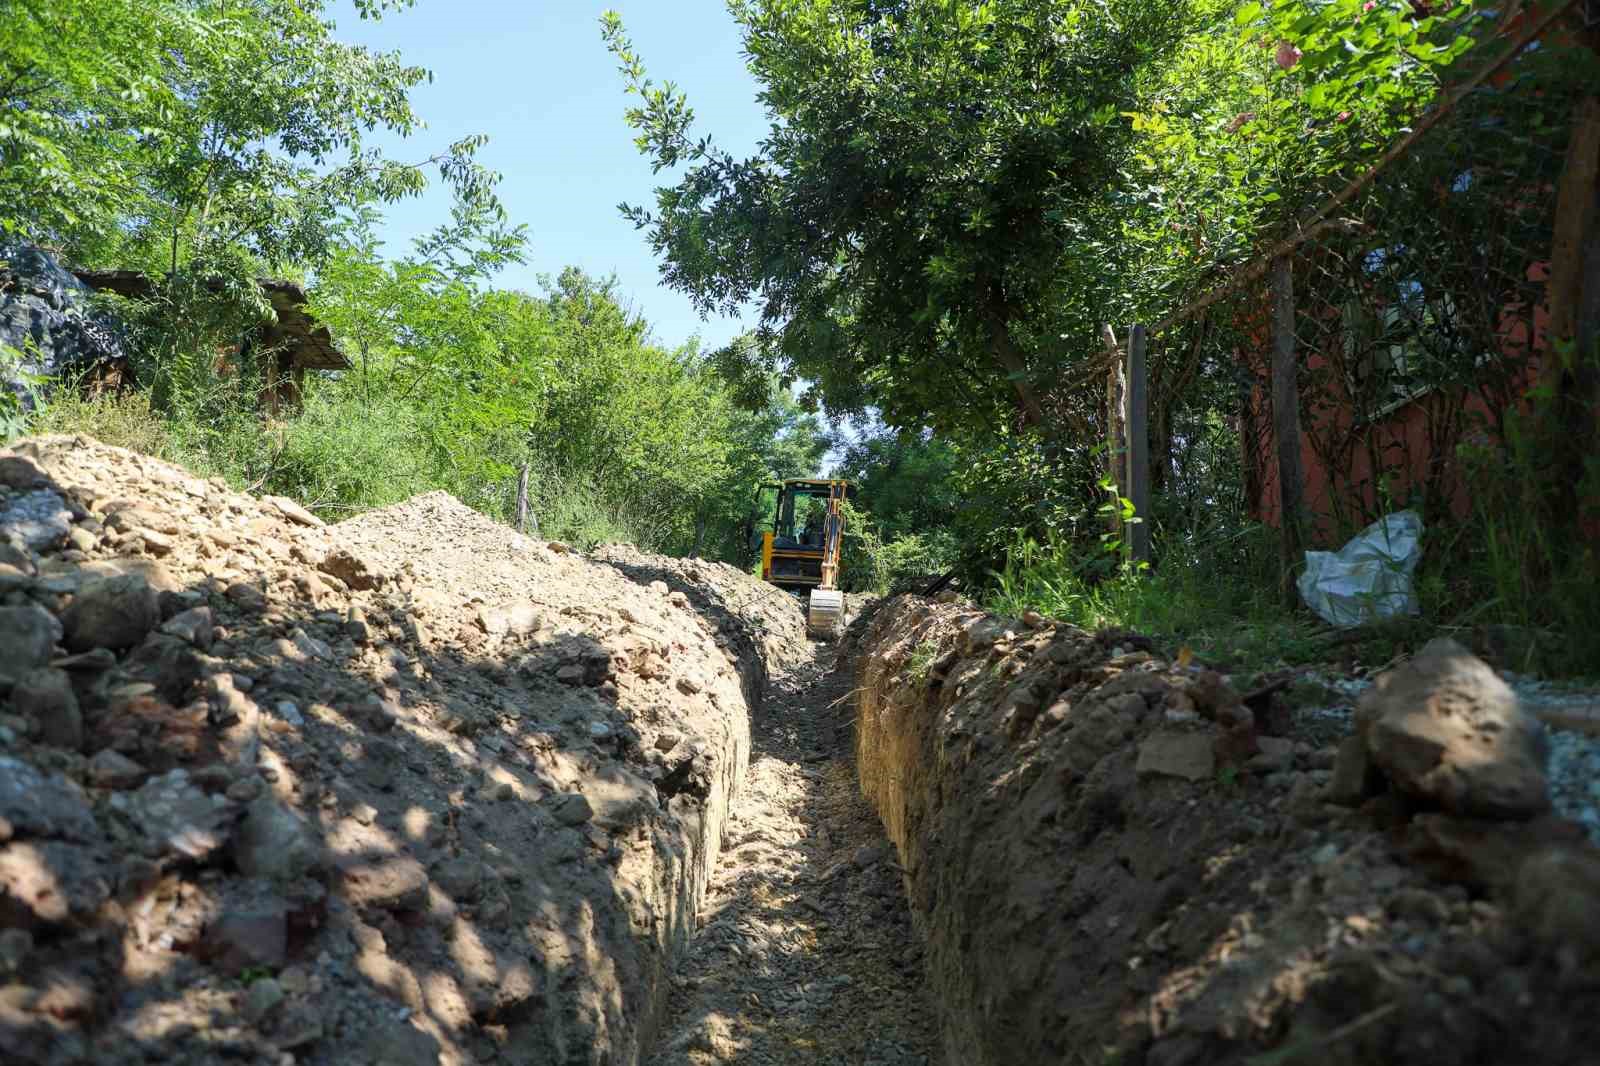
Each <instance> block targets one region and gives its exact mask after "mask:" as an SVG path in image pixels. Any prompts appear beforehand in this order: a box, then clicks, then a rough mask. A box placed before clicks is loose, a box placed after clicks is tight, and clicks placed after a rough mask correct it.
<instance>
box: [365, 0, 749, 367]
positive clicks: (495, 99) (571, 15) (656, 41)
mask: <svg viewBox="0 0 1600 1066" xmlns="http://www.w3.org/2000/svg"><path fill="white" fill-rule="evenodd" d="M607 8H612V9H615V10H616V11H618V12H620V13H621V15H622V18H623V22H624V24H625V25H626V26H627V29H628V33H629V34H630V36H632V38H633V41H634V44H635V46H636V47H637V49H638V51H639V54H640V56H641V58H642V59H643V60H644V63H645V67H646V69H647V70H648V71H649V74H650V77H651V78H652V79H654V80H655V81H656V82H657V83H658V84H659V83H662V82H664V81H668V80H670V81H673V82H676V83H677V84H678V85H680V86H681V87H682V88H683V89H684V90H685V91H686V92H687V93H688V97H689V103H690V105H691V106H692V107H693V108H694V109H695V115H696V122H697V129H696V132H697V133H700V134H705V133H711V134H713V135H714V136H715V137H716V139H717V140H718V142H719V143H721V144H722V145H723V146H724V147H725V148H728V149H729V150H731V151H733V152H735V153H736V154H741V155H743V154H746V153H748V152H750V151H751V150H753V149H754V147H755V145H756V143H757V141H758V140H759V139H760V138H761V136H762V134H764V133H765V132H766V128H767V126H766V120H765V117H764V115H763V113H762V110H761V108H760V106H759V105H758V104H757V103H756V99H755V95H756V91H757V90H756V83H755V81H754V79H752V78H751V77H750V75H749V72H748V71H746V70H745V66H744V57H743V55H742V52H741V44H740V38H739V33H738V28H737V27H736V26H735V25H734V22H733V20H732V19H731V18H730V17H729V16H728V12H727V9H726V7H725V6H724V3H723V0H610V2H608V3H599V2H596V3H591V2H589V0H524V2H519V0H418V2H417V4H416V6H415V7H414V8H412V9H410V10H409V11H400V12H397V13H394V14H391V15H389V16H387V17H386V18H384V19H383V21H381V22H377V23H373V22H370V21H363V20H361V19H360V18H359V17H358V16H357V15H356V13H355V11H354V8H353V7H352V6H351V5H350V4H349V3H348V2H346V3H343V4H342V5H341V6H340V8H339V9H337V14H336V18H337V22H338V26H339V32H338V37H339V38H340V39H341V40H345V41H350V42H353V43H359V44H365V45H368V46H370V47H374V48H380V49H385V50H389V49H395V50H398V51H399V52H400V53H401V54H402V55H403V56H404V58H405V59H406V60H407V61H408V62H410V63H414V64H417V65H420V66H424V67H427V68H428V69H429V70H431V71H432V72H433V82H432V84H423V85H420V86H418V87H417V89H416V90H415V92H414V93H413V96H412V101H413V104H414V105H415V107H416V110H417V112H418V113H419V114H420V115H421V116H422V117H423V118H424V119H425V120H426V121H427V123H428V128H427V129H426V130H424V131H422V132H421V133H419V134H417V135H416V136H414V137H412V138H411V139H410V140H409V141H408V142H402V143H398V144H395V143H389V144H385V145H384V147H385V148H386V149H388V150H390V151H391V152H392V153H394V154H395V155H396V156H397V157H398V158H403V159H416V158H423V157H426V156H427V155H429V154H431V153H432V152H433V151H435V150H437V149H438V148H440V147H442V146H443V145H445V144H447V143H449V142H451V141H454V140H456V139H458V138H460V137H464V136H466V135H468V134H471V133H486V134H488V135H489V137H490V141H489V144H488V145H487V146H486V147H485V148H483V149H482V151H481V152H480V155H479V158H480V160H481V161H482V162H483V163H484V164H485V165H486V166H488V167H490V168H492V169H494V170H498V171H500V172H501V173H502V174H503V175H504V178H503V180H502V183H501V186H500V195H501V199H502V200H503V201H504V202H505V205H506V209H507V211H508V213H509V214H510V216H511V218H512V220H513V221H515V222H523V223H526V224H527V226H528V232H529V236H530V238H531V248H530V254H529V255H528V262H527V264H526V265H525V266H522V267H513V268H512V269H510V270H507V271H506V272H505V273H503V274H502V275H501V277H500V279H499V281H500V283H501V284H503V285H505V286H507V287H511V288H522V289H527V290H529V291H531V292H537V291H538V282H537V278H538V276H539V275H540V274H550V275H554V274H556V273H559V272H560V270H561V268H562V267H564V266H569V265H576V266H580V267H583V268H584V269H585V270H587V271H589V272H590V273H592V274H595V275H606V274H611V273H615V274H616V276H617V279H618V282H619V283H620V293H619V295H620V296H621V297H622V298H623V299H624V300H625V301H631V302H632V305H633V306H634V307H635V308H636V309H637V310H638V311H640V312H641V313H642V314H643V315H644V317H645V318H646V319H647V320H648V321H649V322H650V324H651V326H652V328H653V330H654V332H655V335H656V337H657V339H658V340H659V341H660V342H662V343H664V344H667V345H673V346H675V345H677V344H679V343H681V342H682V341H684V340H687V339H688V338H689V337H690V336H691V335H693V334H699V335H700V337H701V338H702V339H703V341H704V342H705V343H706V344H707V345H711V346H715V345H719V344H721V343H723V342H724V341H726V340H728V339H729V338H731V337H733V336H734V335H735V334H737V333H738V332H739V331H740V329H741V326H740V324H739V323H738V322H737V321H736V320H732V319H726V318H712V319H710V320H709V321H705V322H702V321H701V320H700V317H699V316H698V315H697V314H696V313H695V311H694V309H693V308H692V307H691V306H690V305H689V301H688V300H687V299H685V298H684V297H683V296H681V295H679V294H678V293H676V292H673V291H671V290H669V289H666V288H664V287H663V286H661V285H660V284H659V275H658V272H657V264H656V262H655V259H654V257H653V256H652V255H651V254H650V249H649V247H648V246H647V245H646V243H645V240H644V234H643V233H641V232H639V231H637V230H635V229H634V228H633V226H632V225H631V224H630V223H628V222H626V221H625V220H623V218H622V217H621V216H620V215H619V214H618V212H617V204H618V203H619V202H622V201H626V202H628V203H630V204H643V205H646V206H651V205H653V201H654V196H653V190H654V188H655V187H656V185H658V184H664V183H666V181H667V179H668V178H669V175H667V174H665V173H663V174H661V175H652V174H651V172H650V164H649V161H648V160H647V159H646V158H645V157H644V156H642V155H640V154H639V153H638V150H637V149H635V148H634V145H633V131H632V130H630V129H629V128H628V127H627V125H626V124H625V123H624V121H623V117H622V115H623V111H624V110H625V109H626V108H627V106H628V105H629V103H630V101H631V100H633V99H636V98H632V97H628V96H626V95H624V93H623V82H622V76H621V75H620V74H619V73H618V71H617V68H616V62H615V60H614V59H613V58H612V56H611V54H610V53H609V52H607V51H606V48H605V45H604V43H603V42H602V41H601V39H600V21H599V20H600V14H601V12H602V11H604V10H606V9H607ZM449 208H450V202H449V197H448V195H446V194H444V193H443V192H441V191H439V190H437V189H435V190H433V191H431V192H430V193H429V195H427V196H425V197H423V198H420V199H417V200H409V201H405V202H403V203H400V204H396V205H394V206H392V207H391V208H390V209H389V211H388V221H387V223H386V228H385V230H384V236H385V238H386V239H387V240H388V242H389V248H390V251H391V252H392V253H394V254H401V253H403V252H405V251H406V250H407V249H408V247H409V243H408V242H409V240H410V238H412V237H413V236H416V235H417V234H419V233H423V232H426V231H427V230H430V229H432V228H433V227H434V226H436V225H438V224H439V223H440V222H442V221H444V220H446V219H447V218H448V216H449Z"/></svg>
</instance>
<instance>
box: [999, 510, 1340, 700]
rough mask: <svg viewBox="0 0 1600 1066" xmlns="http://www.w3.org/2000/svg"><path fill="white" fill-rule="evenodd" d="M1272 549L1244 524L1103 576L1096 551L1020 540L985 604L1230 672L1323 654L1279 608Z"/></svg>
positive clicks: (1270, 537)
mask: <svg viewBox="0 0 1600 1066" xmlns="http://www.w3.org/2000/svg"><path fill="white" fill-rule="evenodd" d="M1275 551H1276V547H1275V536H1274V534H1273V533H1272V531H1271V530H1267V529H1265V528H1262V527H1249V528H1245V529H1242V530H1239V531H1237V532H1235V533H1234V534H1232V535H1231V536H1229V537H1227V538H1226V539H1223V540H1220V541H1213V542H1211V543H1209V544H1205V545H1202V546H1200V547H1198V548H1196V547H1189V548H1187V549H1183V548H1179V550H1174V551H1169V553H1168V554H1167V557H1166V558H1165V559H1163V560H1162V561H1161V564H1160V566H1159V567H1158V568H1156V569H1154V570H1147V571H1142V572H1141V571H1136V570H1134V569H1133V568H1131V567H1121V566H1113V567H1110V568H1109V572H1108V568H1107V566H1106V565H1105V563H1106V560H1105V557H1104V555H1103V553H1102V552H1100V551H1099V550H1097V549H1089V548H1085V547H1083V546H1082V545H1079V544H1075V543H1071V542H1065V541H1057V542H1051V543H1044V544H1040V543H1037V542H1033V541H1024V542H1021V543H1019V544H1018V545H1016V547H1014V548H1013V549H1012V550H1011V552H1009V553H1008V556H1007V560H1006V564H1005V566H1004V567H1003V568H1002V569H1001V570H999V571H998V572H996V573H995V574H994V575H993V581H992V591H991V592H990V594H989V596H988V598H987V600H986V606H987V607H989V608H990V609H991V610H994V611H996V612H999V613H1002V614H1010V615H1020V614H1022V613H1023V612H1024V611H1027V610H1030V609H1031V610H1036V611H1039V612H1041V613H1042V614H1044V615H1046V616H1047V617H1050V618H1055V619H1059V620H1061V621H1065V622H1070V623H1072V624H1074V625H1078V626H1082V627H1083V628H1085V629H1092V630H1098V629H1128V630H1134V631H1137V632H1140V633H1143V634H1145V635H1147V636H1150V637H1153V638H1155V639H1156V640H1158V641H1161V642H1162V643H1165V644H1167V645H1170V646H1171V648H1172V649H1173V650H1176V649H1177V648H1178V647H1179V646H1188V647H1189V648H1190V649H1191V650H1193V651H1194V652H1195V654H1197V655H1199V656H1200V657H1201V658H1202V659H1203V660H1204V661H1206V662H1208V663H1211V664H1213V665H1217V666H1221V667H1224V668H1228V669H1234V668H1237V669H1265V668H1268V667H1271V666H1276V665H1286V664H1294V663H1302V662H1309V661H1315V660H1316V659H1317V658H1318V657H1319V656H1321V655H1323V654H1325V653H1326V650H1327V641H1326V630H1325V627H1323V626H1320V625H1318V624H1317V623H1315V622H1314V621H1313V620H1312V619H1310V618H1309V617H1308V616H1304V615H1300V614H1297V613H1295V612H1292V611H1290V610H1288V609H1287V608H1286V607H1285V606H1284V604H1283V602H1282V599H1281V598H1280V596H1279V594H1278V591H1277V570H1276V555H1275Z"/></svg>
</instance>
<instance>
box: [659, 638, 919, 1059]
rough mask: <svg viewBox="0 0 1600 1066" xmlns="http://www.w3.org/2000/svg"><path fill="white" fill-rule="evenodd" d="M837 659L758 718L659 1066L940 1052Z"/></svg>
mask: <svg viewBox="0 0 1600 1066" xmlns="http://www.w3.org/2000/svg"><path fill="white" fill-rule="evenodd" d="M832 667H833V654H832V652H831V650H828V649H826V648H825V649H824V650H823V651H821V652H820V653H819V656H818V660H817V661H816V662H815V663H812V664H808V665H806V666H802V667H801V668H799V669H794V670H791V671H789V672H788V673H786V674H785V675H783V676H782V677H780V678H779V679H778V680H777V684H776V686H775V688H774V691H773V692H772V693H770V694H769V696H768V698H767V700H766V701H764V703H763V704H762V707H761V709H760V710H759V711H758V712H757V713H756V714H755V715H754V717H753V721H752V726H751V733H752V740H751V760H750V773H749V775H748V776H747V777H746V779H745V785H744V789H743V791H742V792H741V793H740V795H739V796H738V797H736V798H735V800H734V803H733V807H732V810H731V812H730V814H729V819H728V836H727V837H726V839H725V850H724V852H723V857H722V860H721V862H720V864H719V865H718V868H717V871H716V874H715V876H714V877H713V878H712V882H711V889H710V893H709V895H708V898H707V902H706V906H705V908H704V909H703V910H702V911H701V914H700V931H699V933H698V936H697V939H696V940H695V942H694V945H693V946H692V948H691V949H690V955H689V958H688V959H687V960H686V963H685V965H684V967H683V969H682V971H681V972H680V974H679V975H678V976H677V977H676V978H675V980H674V991H673V996H672V1003H671V1009H670V1017H671V1021H670V1023H669V1026H668V1030H667V1036H666V1038H665V1039H664V1040H663V1042H662V1046H661V1048H660V1050H659V1052H658V1053H657V1055H656V1056H655V1057H653V1058H652V1059H651V1060H650V1061H651V1062H652V1063H654V1064H656V1066H709V1064H711V1063H748V1064H752V1066H756V1064H759V1066H810V1064H814V1063H839V1064H845V1063H849V1064H852V1066H933V1064H934V1063H936V1062H938V1061H939V1058H938V1053H937V1050H938V1046H937V1045H938V1042H937V1032H938V1025H937V1021H936V1013H935V1009H934V1005H933V1003H932V1001H931V998H930V997H929V996H928V994H927V991H926V988H925V986H924V983H923V980H922V953H921V948H920V946H919V942H918V939H917V936H916V934H915V933H914V932H913V930H912V928H911V916H910V913H909V911H908V910H907V908H906V900H905V893H904V890H903V888H902V884H901V871H900V867H899V864H898V863H897V862H896V860H895V855H894V851H893V849H892V848H891V847H890V846H889V844H888V842H887V841H886V839H885V838H884V833H883V827H882V825H881V824H880V823H879V822H878V819H877V816H876V815H875V814H874V813H873V812H872V809H871V808H870V807H869V806H868V805H867V804H866V802H865V800H864V799H863V798H862V796H861V793H860V789H859V788H858V787H857V784H856V773H855V767H854V759H853V752H852V750H851V749H852V745H851V738H852V736H853V732H854V731H853V728H852V723H851V718H852V717H853V714H854V707H853V701H852V700H851V693H850V688H849V677H848V674H847V673H846V672H842V671H835V670H833V669H832Z"/></svg>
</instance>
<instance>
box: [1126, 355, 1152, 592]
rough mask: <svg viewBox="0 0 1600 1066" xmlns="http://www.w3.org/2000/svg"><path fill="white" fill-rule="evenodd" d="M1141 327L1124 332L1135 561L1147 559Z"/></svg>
mask: <svg viewBox="0 0 1600 1066" xmlns="http://www.w3.org/2000/svg"><path fill="white" fill-rule="evenodd" d="M1145 343H1146V337H1145V330H1144V327H1143V326H1134V327H1133V330H1132V332H1131V333H1130V334H1129V336H1128V390H1127V396H1128V420H1127V427H1128V428H1127V433H1128V444H1127V448H1128V475H1127V485H1128V490H1127V491H1128V499H1130V500H1132V501H1133V511H1134V515H1135V516H1136V517H1138V519H1139V521H1137V522H1134V523H1133V524H1132V528H1130V529H1129V530H1128V545H1129V548H1130V549H1131V555H1132V557H1133V561H1134V563H1135V564H1138V563H1148V562H1149V561H1150V382H1149V378H1148V377H1147V375H1146V372H1145Z"/></svg>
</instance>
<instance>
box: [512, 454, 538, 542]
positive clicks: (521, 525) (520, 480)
mask: <svg viewBox="0 0 1600 1066" xmlns="http://www.w3.org/2000/svg"><path fill="white" fill-rule="evenodd" d="M517 532H518V533H524V534H526V533H527V532H528V462H527V460H523V462H522V469H521V470H518V471H517ZM533 535H534V536H535V537H537V536H538V535H539V520H538V519H537V518H535V519H534V520H533Z"/></svg>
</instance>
